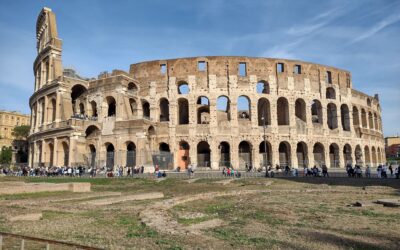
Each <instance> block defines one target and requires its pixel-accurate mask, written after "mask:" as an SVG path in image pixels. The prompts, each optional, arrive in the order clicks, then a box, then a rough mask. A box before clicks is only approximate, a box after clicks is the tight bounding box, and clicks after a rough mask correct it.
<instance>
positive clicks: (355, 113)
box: [353, 106, 360, 127]
mask: <svg viewBox="0 0 400 250" xmlns="http://www.w3.org/2000/svg"><path fill="white" fill-rule="evenodd" d="M359 115H360V114H359V113H358V108H357V107H355V106H354V107H353V125H354V127H358V126H360V118H359Z"/></svg>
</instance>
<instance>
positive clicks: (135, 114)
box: [129, 98, 138, 118]
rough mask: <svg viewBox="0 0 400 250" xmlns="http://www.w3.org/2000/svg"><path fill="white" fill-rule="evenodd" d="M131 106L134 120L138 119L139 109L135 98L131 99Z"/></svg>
mask: <svg viewBox="0 0 400 250" xmlns="http://www.w3.org/2000/svg"><path fill="white" fill-rule="evenodd" d="M129 106H130V108H131V113H132V118H137V115H138V112H137V110H138V107H137V103H136V101H135V99H133V98H129Z"/></svg>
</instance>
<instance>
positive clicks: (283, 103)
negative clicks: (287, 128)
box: [277, 97, 289, 126]
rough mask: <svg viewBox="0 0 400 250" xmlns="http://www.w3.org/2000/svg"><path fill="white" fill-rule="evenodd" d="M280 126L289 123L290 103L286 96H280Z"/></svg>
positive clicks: (278, 103)
mask: <svg viewBox="0 0 400 250" xmlns="http://www.w3.org/2000/svg"><path fill="white" fill-rule="evenodd" d="M277 105H278V106H277V115H278V126H281V125H289V103H288V100H287V99H286V98H285V97H280V98H279V99H278V102H277Z"/></svg>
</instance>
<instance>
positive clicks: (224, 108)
mask: <svg viewBox="0 0 400 250" xmlns="http://www.w3.org/2000/svg"><path fill="white" fill-rule="evenodd" d="M230 105H231V103H230V100H229V98H228V97H226V96H219V97H218V99H217V121H218V124H221V123H226V122H229V121H230V120H231V110H230V109H231V108H230Z"/></svg>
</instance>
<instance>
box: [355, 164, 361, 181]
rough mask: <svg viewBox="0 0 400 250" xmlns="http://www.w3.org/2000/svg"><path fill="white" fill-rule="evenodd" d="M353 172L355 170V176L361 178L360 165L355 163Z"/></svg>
mask: <svg viewBox="0 0 400 250" xmlns="http://www.w3.org/2000/svg"><path fill="white" fill-rule="evenodd" d="M354 172H355V174H356V177H357V178H361V177H362V170H361V166H359V165H357V166H356V168H355V169H354Z"/></svg>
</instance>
